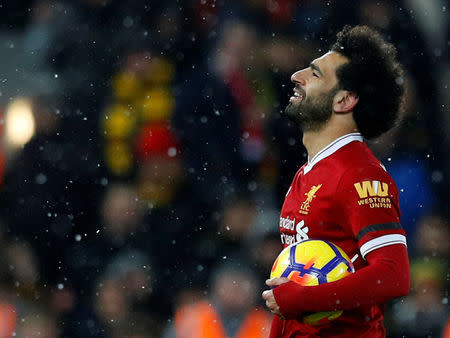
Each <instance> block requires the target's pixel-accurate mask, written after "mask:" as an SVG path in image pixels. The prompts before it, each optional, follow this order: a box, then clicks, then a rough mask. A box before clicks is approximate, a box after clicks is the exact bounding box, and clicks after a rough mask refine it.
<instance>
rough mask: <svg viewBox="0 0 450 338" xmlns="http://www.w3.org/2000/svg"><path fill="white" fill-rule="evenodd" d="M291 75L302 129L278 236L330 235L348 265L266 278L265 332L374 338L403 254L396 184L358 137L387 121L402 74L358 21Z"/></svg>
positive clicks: (394, 110)
mask: <svg viewBox="0 0 450 338" xmlns="http://www.w3.org/2000/svg"><path fill="white" fill-rule="evenodd" d="M291 81H292V82H293V83H294V85H295V87H294V94H293V96H292V97H291V98H290V102H289V105H288V106H287V108H286V114H287V115H288V116H289V117H290V118H291V119H293V120H294V121H295V122H296V123H298V124H299V125H300V126H301V128H302V130H303V143H304V145H305V147H306V149H307V151H308V162H307V163H306V164H305V165H304V166H302V167H301V168H300V169H299V170H298V172H297V173H296V175H295V177H294V179H293V181H292V184H291V186H290V187H289V189H288V191H287V194H286V198H285V201H284V204H283V207H282V209H281V216H280V233H281V242H282V244H283V245H284V247H286V246H288V245H289V244H291V243H295V242H299V241H303V240H306V239H309V238H310V239H322V240H327V241H330V242H332V243H334V244H336V245H338V246H339V247H341V248H342V249H343V250H344V251H345V252H346V253H347V255H348V256H349V257H351V258H352V260H353V261H354V266H355V269H356V272H355V273H353V274H351V275H349V276H347V277H345V278H343V279H341V280H338V281H335V282H331V283H327V284H321V285H317V286H301V285H299V284H297V283H294V282H292V281H288V280H287V279H286V278H273V279H271V280H268V281H266V284H267V285H268V286H270V287H271V290H266V291H264V292H263V298H264V299H265V300H266V305H267V307H268V308H269V310H270V311H271V312H272V313H274V314H275V315H276V316H274V319H273V322H272V329H271V334H270V337H272V338H275V337H277V338H278V337H352V338H354V337H384V336H385V328H384V326H383V314H384V308H385V303H386V302H387V301H388V300H390V299H392V298H395V297H400V296H405V295H407V294H408V292H409V261H408V253H407V249H406V237H405V231H404V230H403V229H402V227H401V224H400V210H399V204H398V191H397V187H396V186H395V184H394V182H393V180H392V178H391V177H390V176H389V174H388V173H387V172H386V170H385V168H384V166H383V164H381V163H380V161H379V160H378V159H376V158H375V156H374V155H373V154H372V152H371V151H370V150H369V148H368V147H367V145H366V144H365V143H364V138H366V139H371V138H374V137H377V136H379V135H381V134H382V133H384V132H385V131H387V130H389V129H390V128H391V127H392V126H393V124H394V122H395V121H396V119H397V115H398V111H399V107H400V105H401V104H400V103H401V100H402V97H403V82H404V80H403V77H402V69H401V66H400V65H399V63H398V62H397V61H396V50H395V48H394V46H392V45H391V44H389V43H387V42H386V41H385V40H383V38H382V37H381V36H380V35H379V34H378V33H377V32H376V31H374V30H372V29H370V28H368V27H366V26H356V27H353V28H352V27H349V26H346V27H345V28H344V29H343V30H342V31H341V32H339V33H338V34H337V41H336V43H335V44H334V45H333V46H332V47H331V51H329V52H328V53H326V54H325V55H323V56H321V57H319V58H318V59H315V60H313V61H312V62H311V64H310V65H309V67H308V68H305V69H302V70H299V71H297V72H295V73H294V74H293V75H292V77H291ZM336 310H343V311H344V312H343V314H342V315H341V316H340V317H338V318H337V319H335V320H334V321H330V322H328V323H326V324H324V325H318V326H310V325H306V324H304V323H302V314H304V313H311V312H320V311H336Z"/></svg>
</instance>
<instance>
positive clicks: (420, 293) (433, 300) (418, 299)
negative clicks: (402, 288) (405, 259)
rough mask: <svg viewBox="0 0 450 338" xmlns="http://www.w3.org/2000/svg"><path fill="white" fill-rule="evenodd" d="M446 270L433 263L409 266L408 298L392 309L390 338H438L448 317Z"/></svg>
mask: <svg viewBox="0 0 450 338" xmlns="http://www.w3.org/2000/svg"><path fill="white" fill-rule="evenodd" d="M446 274H448V266H446V264H443V263H442V262H440V261H437V260H436V259H433V258H429V259H420V260H415V261H414V262H413V263H412V264H411V282H412V285H411V286H412V289H411V294H410V295H409V296H408V297H406V298H405V299H404V301H403V302H398V303H396V304H395V305H394V308H393V314H394V321H395V324H394V325H393V327H392V333H393V337H399V336H402V335H405V336H407V337H412V338H416V337H441V336H442V333H443V331H444V327H445V325H446V323H447V320H448V318H449V316H450V312H449V308H448V294H446V292H445V279H446Z"/></svg>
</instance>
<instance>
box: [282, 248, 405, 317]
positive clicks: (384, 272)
mask: <svg viewBox="0 0 450 338" xmlns="http://www.w3.org/2000/svg"><path fill="white" fill-rule="evenodd" d="M366 258H367V260H368V262H369V265H368V266H367V267H364V268H363V269H361V270H359V271H356V272H355V273H354V274H351V275H349V276H347V277H345V278H343V279H341V280H338V281H336V282H332V283H327V284H321V285H317V286H300V285H298V284H296V283H294V282H288V283H285V284H282V285H280V286H278V287H276V288H275V289H274V290H273V291H274V296H275V300H276V302H277V304H278V305H279V306H280V311H281V313H282V314H283V315H284V316H285V317H286V318H297V317H299V316H300V315H301V314H302V313H303V312H311V311H312V312H317V311H335V310H347V309H352V308H356V307H360V306H367V305H372V304H377V303H385V302H386V301H388V300H389V299H392V298H395V297H400V296H404V295H406V294H408V292H409V261H408V254H407V251H406V247H404V246H403V245H391V246H387V247H384V248H380V249H377V250H375V251H373V252H371V253H369V254H368V255H367V257H366Z"/></svg>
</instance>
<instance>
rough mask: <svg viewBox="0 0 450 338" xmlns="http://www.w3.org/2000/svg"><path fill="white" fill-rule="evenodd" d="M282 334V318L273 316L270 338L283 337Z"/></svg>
mask: <svg viewBox="0 0 450 338" xmlns="http://www.w3.org/2000/svg"><path fill="white" fill-rule="evenodd" d="M282 333H283V321H282V320H281V319H280V317H278V316H273V320H272V327H271V328H270V336H269V338H278V337H281V335H282Z"/></svg>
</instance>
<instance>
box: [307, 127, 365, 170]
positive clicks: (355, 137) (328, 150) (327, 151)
mask: <svg viewBox="0 0 450 338" xmlns="http://www.w3.org/2000/svg"><path fill="white" fill-rule="evenodd" d="M353 141H359V142H363V141H364V140H363V137H362V135H361V134H360V133H350V134H347V135H344V136H341V137H339V138H337V139H335V140H334V141H333V142H331V143H330V144H329V145H327V146H326V147H325V148H323V149H322V150H321V151H319V152H318V153H317V154H316V156H314V157H313V158H312V159H311V160H308V163H307V164H306V165H305V167H304V169H303V174H307V173H308V172H310V171H311V169H312V168H313V167H314V166H315V165H316V164H317V163H319V161H320V160H323V159H324V158H325V157H328V156H330V155H331V154H333V153H334V152H336V151H337V150H339V149H341V148H342V147H343V146H345V145H347V144H349V143H350V142H353Z"/></svg>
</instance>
